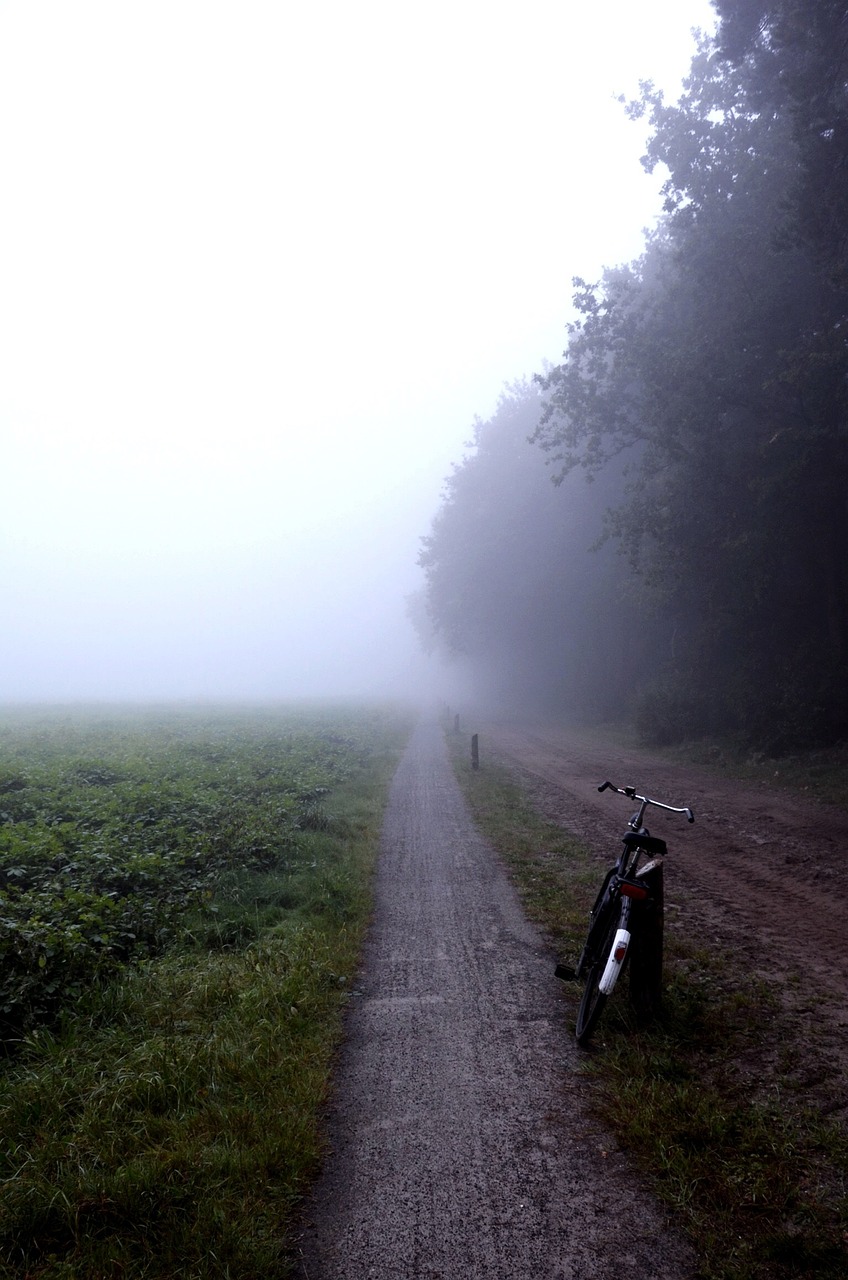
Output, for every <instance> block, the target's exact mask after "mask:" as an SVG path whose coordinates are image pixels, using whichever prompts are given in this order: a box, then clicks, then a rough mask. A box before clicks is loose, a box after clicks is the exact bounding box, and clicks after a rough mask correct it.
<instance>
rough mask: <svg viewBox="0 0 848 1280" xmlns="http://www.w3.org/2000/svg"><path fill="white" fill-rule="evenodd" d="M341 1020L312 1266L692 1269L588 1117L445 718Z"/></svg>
mask: <svg viewBox="0 0 848 1280" xmlns="http://www.w3.org/2000/svg"><path fill="white" fill-rule="evenodd" d="M347 1031H348V1035H347V1040H346V1044H345V1047H344V1051H343V1056H342V1059H341V1062H340V1064H339V1069H338V1087H337V1091H336V1093H335V1096H334V1100H333V1105H332V1109H331V1112H330V1115H329V1118H328V1123H329V1135H330V1143H331V1154H330V1157H329V1159H328V1161H327V1165H326V1169H325V1173H324V1176H323V1178H322V1180H321V1181H320V1183H319V1185H318V1187H317V1189H316V1192H315V1195H314V1198H313V1200H312V1201H311V1203H310V1204H309V1206H308V1210H307V1224H306V1229H305V1232H304V1235H303V1238H302V1241H301V1257H300V1261H299V1274H300V1275H301V1276H303V1277H304V1278H305V1280H342V1278H344V1280H366V1277H368V1278H371V1277H373V1278H374V1280H471V1278H474V1277H486V1278H487V1280H592V1278H593V1277H603V1278H604V1280H607V1278H608V1277H609V1276H611V1275H617V1274H620V1273H622V1272H623V1273H624V1274H626V1275H631V1276H634V1277H638V1280H654V1278H655V1280H661V1278H667V1280H682V1278H684V1277H689V1276H691V1274H692V1271H693V1262H692V1258H691V1256H690V1254H689V1252H688V1250H687V1248H686V1246H685V1245H684V1244H683V1243H682V1242H681V1241H680V1240H679V1239H677V1238H676V1237H675V1236H674V1235H673V1234H672V1232H671V1231H669V1230H668V1229H667V1224H666V1223H665V1222H664V1220H663V1217H662V1213H661V1211H660V1210H659V1209H658V1208H657V1207H656V1206H655V1205H654V1204H652V1202H651V1200H650V1198H649V1197H647V1196H646V1194H645V1192H644V1189H643V1188H642V1187H641V1186H640V1185H639V1183H638V1180H637V1179H636V1178H635V1177H634V1176H633V1174H632V1172H631V1171H630V1170H629V1168H628V1166H627V1163H626V1161H625V1160H624V1158H623V1157H622V1156H621V1154H620V1153H618V1152H616V1151H615V1150H614V1149H613V1146H612V1144H611V1141H610V1139H609V1138H608V1137H607V1136H606V1135H605V1134H604V1133H603V1132H602V1131H600V1130H599V1129H598V1128H597V1127H596V1126H595V1125H593V1123H592V1122H591V1121H590V1119H589V1117H588V1115H587V1114H586V1111H585V1107H584V1105H583V1103H582V1101H581V1090H580V1084H579V1077H578V1076H577V1074H576V1066H577V1062H578V1060H579V1052H580V1051H579V1050H577V1048H576V1046H575V1045H574V1041H573V1037H572V1035H571V1032H570V1030H569V1029H568V1027H567V1026H566V1019H565V1016H564V1009H563V1003H562V995H561V992H560V988H559V984H558V983H557V980H556V979H555V978H554V976H553V964H552V956H551V955H550V954H549V952H548V951H547V949H546V947H545V945H544V944H543V942H542V941H541V939H540V938H539V936H538V935H537V933H536V931H535V930H534V929H533V928H532V927H530V926H529V925H528V924H527V923H526V921H525V919H524V917H523V915H522V912H521V909H520V907H519V905H518V902H517V899H516V896H515V893H514V891H513V889H512V886H511V885H510V883H509V880H508V878H507V876H506V874H505V872H504V870H503V869H502V867H501V865H500V863H499V862H498V860H497V858H496V856H495V855H494V854H493V852H492V850H491V848H490V846H489V845H488V844H487V843H486V842H485V841H484V840H483V839H482V837H481V836H480V835H479V834H478V833H477V831H476V829H475V828H474V825H473V823H472V821H471V818H470V815H469V813H468V810H467V808H466V806H465V803H464V801H463V799H462V796H461V794H460V792H459V789H458V787H457V784H456V782H455V780H454V777H453V774H452V772H451V769H450V766H449V763H448V759H447V755H446V751H445V745H444V741H443V737H442V733H441V730H440V729H439V727H438V726H437V725H436V724H435V723H426V722H423V723H422V724H421V725H420V726H419V727H418V729H417V730H416V732H415V734H414V735H413V738H412V740H411V742H410V745H409V748H408V750H407V752H406V754H405V756H404V758H403V761H402V763H401V765H400V767H399V769H398V771H397V775H396V777H395V779H394V783H393V786H392V791H391V796H390V802H389V807H388V811H387V814H386V820H385V827H384V835H383V849H382V856H381V862H380V867H379V871H378V877H377V883H376V905H375V916H374V922H373V926H372V929H371V932H370V936H369V940H368V943H367V948H366V954H365V961H364V969H363V972H362V975H361V979H360V983H359V989H358V990H357V992H356V993H355V995H354V996H353V998H352V1000H351V1007H350V1012H349V1021H348V1028H347ZM622 1224H626V1229H623V1228H622Z"/></svg>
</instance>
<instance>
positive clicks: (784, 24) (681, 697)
mask: <svg viewBox="0 0 848 1280" xmlns="http://www.w3.org/2000/svg"><path fill="white" fill-rule="evenodd" d="M714 2H715V7H716V10H717V13H718V18H719V22H718V26H717V31H716V34H715V36H714V37H711V38H706V37H704V36H701V37H699V39H698V43H697V47H696V51H695V54H694V57H693V60H692V64H691V68H690V72H689V75H688V77H687V79H686V81H685V82H684V92H683V94H682V96H681V97H680V99H679V100H678V101H677V102H675V103H670V102H667V101H666V99H665V98H664V96H663V94H662V93H661V92H660V91H659V90H657V89H656V88H655V87H654V86H653V85H652V84H650V83H643V84H642V85H641V92H640V96H639V98H638V100H636V101H634V102H630V103H626V104H625V110H626V111H627V112H628V113H629V115H630V116H632V117H633V118H634V119H644V120H645V121H647V122H648V124H649V128H650V135H649V138H648V142H647V152H646V155H645V158H644V161H643V163H644V164H645V166H646V167H647V168H648V169H649V170H652V171H653V170H654V169H655V168H656V167H657V166H663V167H664V171H665V172H666V173H667V177H666V181H665V183H664V187H663V196H664V211H663V215H662V217H661V219H660V221H659V223H658V226H657V228H656V230H655V231H654V232H653V233H652V234H651V235H650V236H649V238H648V239H647V241H646V244H645V249H644V252H643V254H642V256H641V257H640V258H639V259H638V260H637V261H636V262H633V263H630V264H627V265H623V266H617V267H614V268H610V269H608V270H606V271H605V272H604V273H603V275H602V278H601V279H600V280H599V281H596V282H586V281H583V280H576V281H575V282H574V288H575V293H574V307H575V319H574V320H573V321H572V322H571V323H570V324H569V325H568V327H567V346H566V350H565V352H564V354H563V357H562V360H561V362H560V363H559V364H557V365H555V366H552V367H549V368H547V369H545V370H544V371H543V372H541V373H539V374H538V375H537V376H536V377H535V378H534V379H533V380H532V381H530V382H522V383H516V384H513V385H512V386H510V387H508V388H506V389H505V391H504V394H503V396H502V398H501V401H500V403H499V405H498V407H497V409H496V411H495V413H494V414H493V415H492V417H491V418H490V419H489V420H488V421H485V422H482V421H478V422H476V423H475V425H474V438H473V441H472V442H471V446H472V448H471V452H469V454H468V455H467V456H466V457H465V459H464V460H463V461H462V463H461V464H459V465H457V466H456V467H455V469H454V471H453V474H452V475H451V476H450V477H449V479H448V480H447V482H446V485H445V490H444V495H443V502H442V506H441V508H440V510H439V511H438V513H437V515H436V517H435V519H434V521H433V525H432V528H431V530H430V533H429V535H428V536H427V537H426V538H424V539H423V548H422V552H421V556H420V562H421V564H422V566H423V568H424V570H425V579H426V587H425V590H424V592H423V595H422V598H421V599H419V600H417V601H416V602H414V603H413V610H414V613H415V615H416V620H417V625H418V627H419V630H420V632H421V634H422V636H423V637H424V638H425V641H426V642H427V643H428V644H430V645H432V646H434V647H436V648H438V649H439V650H441V651H442V652H445V653H450V654H452V655H453V656H454V657H456V659H457V660H458V661H459V662H461V663H462V664H463V665H464V666H465V667H466V669H467V670H468V672H469V673H470V674H471V675H472V676H473V679H474V681H475V685H476V689H477V692H478V693H479V694H480V695H481V696H486V697H490V698H497V699H498V700H499V701H500V702H501V703H505V702H506V703H509V702H515V703H518V702H521V704H522V705H524V706H527V705H528V704H529V705H531V706H533V707H535V708H538V709H539V710H546V711H549V712H552V713H555V714H571V715H576V716H579V717H581V718H588V719H591V718H603V717H621V716H623V715H628V714H632V715H633V716H635V718H636V721H637V723H638V724H639V726H640V728H641V729H642V731H643V733H644V735H645V736H646V737H647V738H648V739H650V740H653V741H656V742H671V741H674V740H677V739H682V738H687V737H689V738H691V737H696V736H703V735H713V736H721V737H725V738H733V739H736V740H737V741H739V742H742V743H744V744H746V745H749V746H752V747H756V748H758V749H761V750H765V751H771V752H781V751H787V750H792V749H795V748H799V747H810V746H816V745H823V744H828V743H833V742H835V741H837V740H839V739H840V738H842V737H844V736H845V732H846V721H847V720H848V669H847V668H848V575H846V564H848V466H846V462H848V457H847V456H846V453H847V451H848V430H846V427H848V416H846V391H847V390H848V348H846V338H848V9H846V7H845V6H844V5H842V4H838V3H835V2H834V0H812V2H811V0H714ZM552 480H553V483H551V481H552Z"/></svg>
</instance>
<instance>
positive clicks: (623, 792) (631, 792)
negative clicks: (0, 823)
mask: <svg viewBox="0 0 848 1280" xmlns="http://www.w3.org/2000/svg"><path fill="white" fill-rule="evenodd" d="M598 790H599V791H607V790H609V791H616V792H618V794H619V795H620V796H627V798H628V800H638V801H639V803H640V804H642V805H645V806H647V805H649V804H652V805H655V806H656V808H657V809H666V810H667V811H668V812H669V813H685V814H686V821H687V822H694V821H695V815H694V813H693V812H692V810H691V809H689V808H688V807H687V808H683V809H678V808H676V807H675V805H673V804H663V802H662V800H651V799H650V797H649V796H640V795H637V792H636V788H635V787H617V786H616V785H615V783H613V782H610V781H607V782H602V783H601V785H600V786H599V787H598Z"/></svg>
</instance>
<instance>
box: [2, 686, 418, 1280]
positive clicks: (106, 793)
mask: <svg viewBox="0 0 848 1280" xmlns="http://www.w3.org/2000/svg"><path fill="white" fill-rule="evenodd" d="M410 724H411V718H410V713H409V712H408V711H407V710H406V709H403V708H393V707H388V708H387V707H373V706H372V707H363V706H359V707H331V706H322V705H317V704H316V705H314V706H313V705H306V704H304V705H303V706H297V707H294V708H290V707H289V708H274V709H270V708H269V709H261V710H260V709H250V710H226V711H218V710H214V709H208V708H207V709H199V708H191V709H188V708H187V709H182V710H175V709H162V710H152V709H151V710H144V711H139V710H135V711H120V710H112V709H109V710H103V709H93V710H88V711H85V712H83V711H69V710H53V711H42V712H35V711H25V710H17V709H16V710H6V711H4V712H2V713H0V959H2V964H0V1038H1V1039H2V1049H3V1053H4V1057H3V1061H2V1063H0V1132H2V1138H3V1142H2V1147H0V1178H2V1195H1V1196H0V1276H9V1277H11V1276H15V1277H21V1276H26V1277H32V1278H33V1280H34V1278H35V1277H39V1278H40V1277H44V1278H45V1280H46V1278H48V1277H50V1278H51V1280H52V1278H56V1277H86V1280H97V1278H98V1277H104V1278H105V1277H112V1276H114V1277H118V1276H121V1277H142V1276H143V1277H166V1276H167V1277H173V1276H175V1275H180V1276H181V1277H185V1278H186V1280H188V1278H190V1277H207V1276H226V1277H233V1278H235V1277H245V1278H246V1277H251V1278H255V1277H257V1276H265V1277H273V1276H282V1275H285V1274H286V1270H287V1258H288V1254H289V1250H290V1248H291V1240H290V1234H289V1232H290V1227H291V1223H292V1220H293V1214H294V1213H295V1212H296V1206H297V1202H298V1198H299V1196H300V1195H301V1194H302V1192H303V1189H304V1188H305V1187H306V1186H307V1185H308V1183H309V1180H310V1178H311V1177H312V1176H313V1175H314V1172H315V1169H316V1168H317V1164H318V1161H319V1158H320V1136H319V1130H318V1125H317V1115H318V1112H319V1110H320V1107H321V1105H322V1102H323V1101H324V1099H325V1096H326V1090H327V1083H328V1076H329V1070H330V1065H331V1061H332V1054H333V1049H334V1046H335V1045H336V1043H337V1040H338V1034H339V1028H340V1016H341V1013H342V1010H343V1007H344V1002H345V998H346V993H347V990H348V985H349V981H350V978H351V976H352V975H353V973H354V972H355V968H356V964H357V960H358V955H359V948H360V944H361V939H362V934H363V929H364V926H365V923H366V922H367V918H368V913H369V904H370V879H371V871H372V868H373V863H374V857H375V853H376V849H377V843H378V837H379V829H380V823H381V818H382V812H383V807H384V803H385V796H386V789H387V784H388V781H389V779H390V777H391V774H392V772H393V770H394V766H395V764H396V762H397V758H398V755H399V753H400V750H401V749H402V747H403V745H404V743H405V740H406V737H407V735H408V732H409V728H410Z"/></svg>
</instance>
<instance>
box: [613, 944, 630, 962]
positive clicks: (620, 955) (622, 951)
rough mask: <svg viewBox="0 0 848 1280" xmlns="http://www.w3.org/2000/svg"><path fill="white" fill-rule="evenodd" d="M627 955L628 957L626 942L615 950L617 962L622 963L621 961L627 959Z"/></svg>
mask: <svg viewBox="0 0 848 1280" xmlns="http://www.w3.org/2000/svg"><path fill="white" fill-rule="evenodd" d="M626 955H627V943H626V942H619V944H618V946H617V947H616V949H615V958H616V960H619V961H621V960H623V959H624V957H625V956H626Z"/></svg>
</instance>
